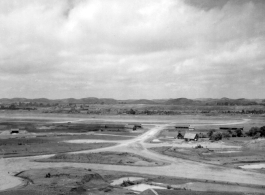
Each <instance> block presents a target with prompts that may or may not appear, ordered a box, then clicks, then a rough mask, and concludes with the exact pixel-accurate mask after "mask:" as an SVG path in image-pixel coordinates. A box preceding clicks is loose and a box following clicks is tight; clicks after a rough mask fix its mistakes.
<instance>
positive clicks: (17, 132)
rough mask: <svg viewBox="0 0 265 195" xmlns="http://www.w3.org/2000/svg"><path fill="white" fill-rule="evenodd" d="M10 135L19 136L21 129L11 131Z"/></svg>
mask: <svg viewBox="0 0 265 195" xmlns="http://www.w3.org/2000/svg"><path fill="white" fill-rule="evenodd" d="M10 134H11V135H16V134H19V129H11V130H10Z"/></svg>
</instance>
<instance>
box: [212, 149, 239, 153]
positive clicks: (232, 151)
mask: <svg viewBox="0 0 265 195" xmlns="http://www.w3.org/2000/svg"><path fill="white" fill-rule="evenodd" d="M235 152H240V151H236V150H233V151H218V152H216V153H219V154H222V153H235Z"/></svg>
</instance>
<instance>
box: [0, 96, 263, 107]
mask: <svg viewBox="0 0 265 195" xmlns="http://www.w3.org/2000/svg"><path fill="white" fill-rule="evenodd" d="M19 102H21V103H27V102H32V103H33V102H36V103H44V104H54V103H58V104H150V105H151V104H161V105H202V106H203V105H206V106H240V105H244V106H245V105H265V104H264V103H265V99H246V98H237V99H231V98H227V97H225V98H219V99H218V98H196V99H188V98H184V97H181V98H171V99H152V100H149V99H129V100H116V99H114V98H96V97H86V98H80V99H77V98H63V99H48V98H34V99H29V98H19V97H16V98H1V99H0V104H12V103H19Z"/></svg>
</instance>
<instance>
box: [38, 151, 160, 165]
mask: <svg viewBox="0 0 265 195" xmlns="http://www.w3.org/2000/svg"><path fill="white" fill-rule="evenodd" d="M38 162H77V163H95V164H112V165H130V166H149V167H150V166H161V165H163V164H164V163H161V162H158V161H154V160H151V159H147V158H144V157H142V156H139V155H136V154H131V153H127V152H119V153H118V152H99V153H88V154H84V153H83V154H82V153H80V154H57V155H55V156H52V157H50V158H48V159H40V160H38Z"/></svg>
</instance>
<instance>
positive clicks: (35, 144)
mask: <svg viewBox="0 0 265 195" xmlns="http://www.w3.org/2000/svg"><path fill="white" fill-rule="evenodd" d="M97 137H98V136H82V138H83V139H89V138H92V139H93V138H97ZM73 138H75V139H78V138H79V139H80V138H81V137H80V136H71V137H69V136H58V137H42V138H37V137H35V138H12V139H2V140H0V146H1V154H2V157H4V158H8V157H18V156H34V155H43V154H54V153H64V152H71V151H80V150H91V149H96V148H102V147H109V146H112V145H115V143H104V142H103V143H90V144H82V143H81V144H73V143H66V142H63V141H64V140H69V139H73ZM82 138H81V139H82ZM111 138H113V137H111ZM114 138H117V137H114Z"/></svg>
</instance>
